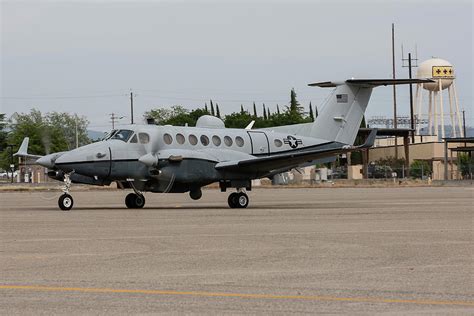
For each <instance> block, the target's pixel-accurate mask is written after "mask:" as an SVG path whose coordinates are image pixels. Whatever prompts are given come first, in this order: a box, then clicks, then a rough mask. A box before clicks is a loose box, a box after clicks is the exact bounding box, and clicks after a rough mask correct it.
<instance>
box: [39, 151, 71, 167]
mask: <svg viewBox="0 0 474 316" xmlns="http://www.w3.org/2000/svg"><path fill="white" fill-rule="evenodd" d="M63 154H64V153H63V152H59V153H54V154H49V155H46V156H43V157H41V158H39V159H38V160H36V163H37V164H38V165H40V166H43V167H46V168H48V169H53V168H54V167H55V163H56V160H57V159H58V158H59V157H60V156H62V155H63Z"/></svg>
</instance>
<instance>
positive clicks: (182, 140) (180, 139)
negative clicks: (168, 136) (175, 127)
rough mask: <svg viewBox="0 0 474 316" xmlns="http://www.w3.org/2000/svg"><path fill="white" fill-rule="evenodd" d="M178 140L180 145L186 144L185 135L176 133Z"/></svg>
mask: <svg viewBox="0 0 474 316" xmlns="http://www.w3.org/2000/svg"><path fill="white" fill-rule="evenodd" d="M176 141H177V142H178V144H180V145H182V144H184V141H185V138H184V135H183V134H176Z"/></svg>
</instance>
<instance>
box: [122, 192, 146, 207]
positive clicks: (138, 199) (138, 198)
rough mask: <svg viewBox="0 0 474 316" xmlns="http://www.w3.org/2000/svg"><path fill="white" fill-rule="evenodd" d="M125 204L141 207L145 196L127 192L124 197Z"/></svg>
mask: <svg viewBox="0 0 474 316" xmlns="http://www.w3.org/2000/svg"><path fill="white" fill-rule="evenodd" d="M125 205H126V206H127V207H128V208H143V206H145V197H144V196H143V195H141V194H136V193H129V194H128V195H127V197H126V198H125Z"/></svg>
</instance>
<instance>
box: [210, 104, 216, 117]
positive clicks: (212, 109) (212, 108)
mask: <svg viewBox="0 0 474 316" xmlns="http://www.w3.org/2000/svg"><path fill="white" fill-rule="evenodd" d="M211 115H212V116H215V115H216V113H215V112H214V104H212V100H211Z"/></svg>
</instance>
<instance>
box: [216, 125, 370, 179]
mask: <svg viewBox="0 0 474 316" xmlns="http://www.w3.org/2000/svg"><path fill="white" fill-rule="evenodd" d="M376 135H377V130H375V129H374V130H372V132H371V133H370V135H369V136H368V137H367V140H366V141H365V143H364V144H363V145H361V146H347V145H346V146H342V145H341V144H337V143H334V147H329V148H325V149H317V148H315V149H307V150H304V149H302V150H300V151H292V152H289V153H284V154H279V155H272V156H266V157H258V158H251V159H243V160H234V161H225V162H220V163H218V164H217V165H216V166H215V168H216V169H217V170H229V171H241V172H269V173H273V172H272V171H274V170H281V172H283V171H285V170H289V169H292V168H294V167H296V166H298V165H301V164H304V163H306V162H310V161H313V160H316V159H321V158H326V157H331V156H334V155H337V154H340V153H345V152H350V151H357V150H360V149H365V148H370V147H372V146H373V144H374V141H375V136H376Z"/></svg>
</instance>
